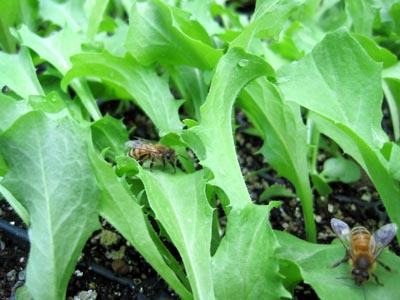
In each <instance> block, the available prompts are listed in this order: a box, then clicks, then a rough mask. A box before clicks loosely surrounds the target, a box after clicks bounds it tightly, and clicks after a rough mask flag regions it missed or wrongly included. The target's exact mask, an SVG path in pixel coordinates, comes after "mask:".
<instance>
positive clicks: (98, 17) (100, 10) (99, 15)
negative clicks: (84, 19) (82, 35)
mask: <svg viewBox="0 0 400 300" xmlns="http://www.w3.org/2000/svg"><path fill="white" fill-rule="evenodd" d="M108 2H109V0H95V1H88V2H87V4H88V6H89V8H88V10H89V21H88V28H87V37H88V38H89V39H90V40H91V39H93V38H94V37H95V35H96V33H97V31H98V30H99V27H100V23H101V21H102V19H103V15H104V12H105V11H106V8H107V5H108Z"/></svg>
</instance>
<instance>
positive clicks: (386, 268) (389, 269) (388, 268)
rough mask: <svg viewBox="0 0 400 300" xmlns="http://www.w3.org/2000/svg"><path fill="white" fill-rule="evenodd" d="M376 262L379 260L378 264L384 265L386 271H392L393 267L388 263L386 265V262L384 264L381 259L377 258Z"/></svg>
mask: <svg viewBox="0 0 400 300" xmlns="http://www.w3.org/2000/svg"><path fill="white" fill-rule="evenodd" d="M376 262H377V263H378V264H380V265H381V266H382V267H384V268H385V270H386V271H389V272H391V271H392V269H391V268H390V267H389V266H388V265H385V264H384V263H383V262H382V261H380V260H379V259H377V260H376Z"/></svg>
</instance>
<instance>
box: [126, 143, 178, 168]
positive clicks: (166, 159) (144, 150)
mask: <svg viewBox="0 0 400 300" xmlns="http://www.w3.org/2000/svg"><path fill="white" fill-rule="evenodd" d="M125 146H127V147H130V148H132V149H131V150H130V151H129V152H128V156H130V157H132V158H134V159H136V160H137V161H138V162H139V164H143V163H144V162H145V161H147V160H150V171H152V170H153V165H154V162H155V161H160V162H162V164H163V167H164V169H165V166H166V165H167V163H169V164H171V166H172V167H173V168H174V171H175V172H176V168H175V164H176V155H175V150H174V149H172V148H170V147H167V146H164V145H162V144H153V143H151V142H148V141H144V140H133V141H128V142H126V143H125Z"/></svg>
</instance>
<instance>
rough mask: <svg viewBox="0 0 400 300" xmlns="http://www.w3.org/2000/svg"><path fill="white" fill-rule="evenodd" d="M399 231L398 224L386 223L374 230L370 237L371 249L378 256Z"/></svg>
mask: <svg viewBox="0 0 400 300" xmlns="http://www.w3.org/2000/svg"><path fill="white" fill-rule="evenodd" d="M396 233H397V225H396V224H386V225H385V226H382V227H381V228H379V229H378V230H377V231H375V232H374V234H373V235H372V237H371V239H370V244H369V247H370V251H371V252H372V254H373V255H374V257H377V256H378V255H379V254H380V253H381V251H382V250H383V248H385V247H386V246H387V245H389V243H390V242H391V241H392V240H393V238H394V236H395V235H396Z"/></svg>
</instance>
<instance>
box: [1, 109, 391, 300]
mask: <svg viewBox="0 0 400 300" xmlns="http://www.w3.org/2000/svg"><path fill="white" fill-rule="evenodd" d="M103 110H105V111H108V112H110V111H111V112H113V111H114V112H115V111H116V107H115V104H113V103H112V102H110V103H107V104H105V105H103ZM114 116H115V117H117V118H122V117H124V122H125V124H126V125H127V126H128V127H132V126H133V125H135V126H136V128H137V130H136V131H135V132H134V134H135V135H137V136H142V137H146V138H150V139H154V138H156V134H155V133H156V131H155V129H154V127H153V125H152V124H151V123H150V122H149V120H148V119H147V118H146V117H143V115H142V114H141V113H140V112H138V111H137V109H136V108H135V107H133V111H130V113H129V114H125V116H122V115H119V114H117V113H116V114H114ZM127 116H135V117H132V118H129V117H127ZM237 123H238V126H239V128H238V130H237V134H236V143H237V152H238V159H239V162H240V165H241V167H242V171H243V175H244V176H245V178H246V183H247V185H248V188H249V192H250V194H251V196H252V198H253V199H254V202H255V203H258V199H260V195H261V193H262V192H263V191H264V190H265V189H266V188H267V187H269V186H272V185H276V184H280V185H284V186H286V187H287V188H289V189H292V191H293V193H294V190H293V187H292V185H291V184H290V183H289V182H287V181H286V180H285V179H283V178H279V177H277V174H276V172H275V171H274V170H273V169H268V168H266V167H268V166H266V164H265V162H264V161H263V157H262V156H261V155H260V154H256V152H257V150H258V149H259V147H261V140H260V139H259V138H257V137H255V136H252V135H248V134H246V133H245V132H246V129H248V126H249V124H248V123H247V121H246V119H245V117H244V116H243V115H241V113H240V111H238V112H237ZM321 163H322V161H321ZM263 168H264V169H265V168H266V171H265V172H263V173H260V174H257V173H255V171H257V170H260V169H263ZM331 187H332V190H333V192H332V194H331V195H330V196H329V197H327V198H325V197H321V196H319V195H315V202H314V203H315V204H314V205H315V220H316V224H317V229H318V242H319V243H330V242H331V240H332V239H333V238H334V235H333V233H332V231H331V229H330V225H329V221H330V219H331V218H332V217H338V218H340V219H343V220H344V221H346V222H347V223H348V224H349V225H351V226H353V225H355V224H362V225H364V226H366V227H367V228H369V229H371V230H375V229H376V228H378V227H380V226H381V225H382V224H384V223H387V222H388V217H387V215H386V213H385V211H384V208H383V206H382V204H381V202H380V199H379V195H378V194H377V193H376V191H375V190H374V189H373V187H372V185H371V183H370V182H369V181H368V180H367V179H366V178H363V179H362V180H361V181H360V182H358V183H356V184H352V185H344V184H339V183H337V184H332V185H331ZM283 199H284V200H283V201H282V205H281V207H280V208H279V209H275V210H273V211H272V213H271V217H270V220H271V224H272V226H273V228H274V229H278V230H285V231H288V232H290V233H292V234H294V235H296V236H298V237H301V238H305V232H304V226H303V218H302V210H301V206H300V202H299V200H298V199H297V198H295V197H289V198H283ZM259 204H265V202H262V203H259ZM0 220H3V221H6V222H7V223H9V224H12V225H15V226H16V227H18V228H21V229H23V230H24V229H25V228H24V225H23V224H22V222H21V221H20V219H19V218H18V216H17V215H16V214H15V213H14V212H13V210H12V209H11V208H10V207H9V206H8V205H7V203H6V202H5V201H0ZM102 225H103V230H101V231H98V232H95V233H94V234H93V236H92V238H91V239H89V241H88V242H87V244H86V247H85V249H84V251H83V255H82V257H81V259H80V261H79V263H78V265H77V267H76V271H75V273H74V275H73V277H72V278H71V280H70V283H69V286H68V292H67V297H68V299H74V300H75V299H98V300H109V299H115V300H117V299H121V300H122V299H124V300H125V299H141V300H145V299H154V300H157V299H163V300H167V299H178V298H177V297H176V295H175V294H174V293H173V291H171V290H170V289H169V288H168V285H167V284H166V283H165V282H164V281H163V280H162V279H161V278H160V277H159V276H158V275H157V274H156V272H155V271H154V270H153V269H152V267H151V266H149V265H148V264H147V263H146V261H145V260H144V259H143V258H142V257H141V255H140V254H139V253H137V252H136V251H135V250H134V248H133V247H131V246H130V245H129V244H128V243H127V242H126V241H125V240H124V239H123V238H122V237H121V236H119V234H118V233H117V232H115V231H114V230H113V228H112V227H111V226H110V225H109V224H107V223H105V222H104V221H102ZM104 235H109V237H110V236H111V238H112V239H114V240H115V242H114V243H105V242H104V241H102V237H103V236H104ZM22 236H23V234H22ZM398 249H399V248H398V246H397V244H396V246H395V251H396V252H397V253H399V251H398ZM28 251H29V245H28V243H27V242H26V241H25V242H24V241H23V239H19V238H16V237H14V236H10V235H8V234H6V232H5V231H4V230H0V262H1V263H0V300H3V299H7V300H8V299H10V300H11V299H14V298H13V295H14V292H15V289H16V288H17V287H19V286H21V285H22V284H23V283H24V279H25V271H24V270H25V267H26V263H27V258H28ZM90 293H93V294H95V295H97V297H94V296H92V298H90V297H89V296H87V295H88V294H90ZM85 297H87V298H85ZM295 297H296V298H297V299H308V300H312V299H318V297H317V296H316V295H315V293H314V291H313V290H312V288H311V287H310V286H308V285H302V284H300V285H299V286H298V288H297V289H296V293H295Z"/></svg>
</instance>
